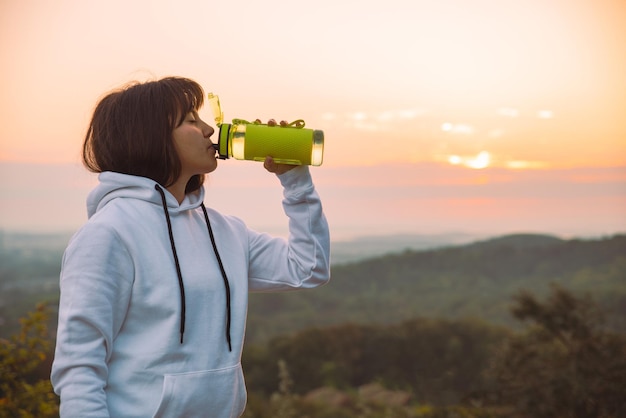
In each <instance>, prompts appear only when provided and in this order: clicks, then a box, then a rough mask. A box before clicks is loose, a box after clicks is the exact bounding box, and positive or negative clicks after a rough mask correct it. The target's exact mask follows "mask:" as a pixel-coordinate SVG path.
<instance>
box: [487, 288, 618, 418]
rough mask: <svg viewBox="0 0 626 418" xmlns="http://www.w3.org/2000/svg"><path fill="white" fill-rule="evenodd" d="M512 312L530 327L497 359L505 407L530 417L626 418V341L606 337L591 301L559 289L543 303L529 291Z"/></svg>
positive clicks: (496, 373) (494, 371) (517, 300)
mask: <svg viewBox="0 0 626 418" xmlns="http://www.w3.org/2000/svg"><path fill="white" fill-rule="evenodd" d="M511 311H512V314H513V315H514V316H515V318H517V319H518V320H520V321H525V322H529V323H530V326H529V327H528V328H527V330H526V331H525V332H523V333H521V334H518V335H515V336H514V337H512V338H510V339H509V340H508V341H507V342H506V344H505V345H504V347H503V348H502V350H501V351H500V352H498V354H497V356H496V358H495V361H494V365H493V368H492V369H491V374H492V375H493V376H494V377H495V379H496V382H497V383H498V385H499V391H498V392H499V393H498V394H499V396H500V401H501V402H502V403H504V404H506V405H508V406H511V407H512V408H513V409H514V410H515V411H517V413H518V414H519V416H524V417H526V416H532V417H534V418H543V417H556V416H558V417H572V418H588V417H589V418H591V417H603V418H616V417H623V416H626V403H625V402H624V399H626V337H625V336H624V335H622V334H616V333H612V332H608V331H606V329H605V328H604V327H603V316H602V314H601V312H599V310H598V308H597V307H596V306H595V304H594V303H593V301H592V300H591V299H590V298H589V297H580V298H578V297H575V296H574V295H573V294H571V293H570V292H568V291H567V290H565V289H563V288H561V287H558V286H553V288H552V291H551V294H550V295H549V296H548V298H547V300H546V301H545V302H541V301H538V300H537V299H536V298H535V296H534V295H532V294H530V293H528V292H524V291H523V292H520V293H519V294H518V295H517V296H516V297H515V298H514V305H513V307H512V309H511Z"/></svg>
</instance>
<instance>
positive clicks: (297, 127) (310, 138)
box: [209, 93, 324, 166]
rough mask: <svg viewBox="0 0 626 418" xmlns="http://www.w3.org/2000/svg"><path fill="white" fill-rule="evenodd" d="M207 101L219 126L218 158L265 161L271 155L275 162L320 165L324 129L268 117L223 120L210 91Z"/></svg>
mask: <svg viewBox="0 0 626 418" xmlns="http://www.w3.org/2000/svg"><path fill="white" fill-rule="evenodd" d="M209 104H210V105H211V108H212V110H213V115H214V117H215V123H216V125H217V126H218V127H219V128H220V132H219V138H218V143H217V144H216V149H217V151H218V153H219V158H221V159H223V160H224V159H227V158H230V157H233V158H235V159H237V160H251V161H265V157H266V156H268V155H271V156H272V158H273V159H274V161H276V162H277V163H279V164H294V165H313V166H319V165H322V159H323V154H324V132H323V131H320V130H316V129H315V130H314V129H307V128H305V127H304V125H305V124H304V121H303V120H302V119H299V120H296V121H294V122H291V123H287V122H285V121H281V122H280V123H276V122H275V121H274V120H273V119H272V120H270V121H268V123H265V124H264V123H262V122H261V121H260V120H258V119H257V120H255V121H254V122H248V121H246V120H243V119H233V121H232V123H223V121H224V114H223V113H222V109H221V106H220V102H219V98H218V97H217V96H216V95H214V94H213V93H209Z"/></svg>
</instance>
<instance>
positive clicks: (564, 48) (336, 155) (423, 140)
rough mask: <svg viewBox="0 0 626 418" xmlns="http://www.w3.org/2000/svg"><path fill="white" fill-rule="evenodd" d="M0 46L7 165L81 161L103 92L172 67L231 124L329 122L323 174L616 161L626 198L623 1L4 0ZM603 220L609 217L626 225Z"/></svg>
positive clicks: (389, 174) (398, 179)
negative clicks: (217, 103) (213, 96)
mask: <svg viewBox="0 0 626 418" xmlns="http://www.w3.org/2000/svg"><path fill="white" fill-rule="evenodd" d="M0 59H1V60H2V77H0V89H1V91H2V92H3V94H2V95H0V115H1V116H0V117H1V118H2V119H1V121H2V123H1V124H0V163H2V162H4V163H7V162H21V163H38V164H44V163H71V164H76V163H78V161H79V150H80V144H81V142H82V136H83V134H84V132H85V128H86V124H87V122H88V120H89V117H90V113H91V111H92V109H93V107H94V105H95V103H96V101H97V99H98V98H99V97H101V96H102V95H103V94H104V93H105V92H107V91H108V90H110V89H113V88H116V87H118V86H120V85H122V84H124V83H126V82H128V81H131V80H135V79H139V80H144V79H147V78H155V77H162V76H166V75H182V76H188V77H191V78H194V79H196V80H197V81H199V82H200V83H201V84H202V85H203V86H204V87H205V89H206V90H207V92H208V91H213V92H215V93H217V94H219V96H220V99H221V102H222V107H223V110H224V113H225V117H226V119H227V120H228V119H232V118H244V119H255V118H257V117H259V118H261V119H269V118H276V119H288V120H293V119H298V118H303V119H305V120H306V122H307V126H308V127H312V128H317V129H322V130H324V132H325V136H326V144H325V156H324V165H323V166H322V167H321V168H319V169H316V170H317V172H319V173H320V175H321V173H330V170H339V171H337V172H340V171H341V170H342V168H343V167H355V166H363V167H366V172H368V173H370V174H371V173H376V175H375V176H371V175H369V176H367V178H368V179H369V180H368V181H379V182H381V183H383V184H398V183H403V182H405V180H403V178H407V177H408V178H413V177H414V176H416V175H419V174H418V172H416V171H415V170H413V171H410V172H403V171H401V170H400V171H398V170H396V169H393V168H390V167H394V166H398V165H404V164H413V165H415V166H418V165H423V164H432V163H439V164H442V166H441V170H439V171H437V172H436V176H437V178H434V177H430V180H431V181H430V182H429V184H431V185H434V184H437V181H439V176H444V177H445V176H447V173H448V172H447V171H445V167H449V168H450V169H460V168H461V167H468V168H467V169H464V171H462V172H463V173H465V174H463V175H461V176H456V177H455V179H456V180H454V181H455V182H456V183H455V184H459V185H463V184H467V183H468V182H470V183H472V182H473V183H474V186H477V185H479V184H480V183H481V182H482V184H488V185H491V184H494V182H495V183H498V181H500V180H499V179H502V178H505V181H508V180H506V179H507V178H509V180H510V181H515V179H516V178H517V177H516V176H518V175H519V174H516V173H520V172H524V171H527V170H531V169H532V170H541V171H540V172H546V170H548V171H550V170H560V169H571V168H573V169H577V168H582V167H592V168H593V167H596V168H598V169H599V170H602V168H603V167H604V168H607V167H621V168H618V169H617V170H609V171H608V172H606V171H602V172H601V174H598V172H594V174H593V175H592V177H594V178H596V177H597V176H601V177H602V176H604V177H607V176H608V177H609V178H610V179H609V180H607V181H609V182H612V183H611V184H616V183H617V184H619V187H616V188H615V192H614V193H613V197H612V199H614V200H610V201H609V200H607V204H608V205H615V202H616V201H615V199H618V202H623V198H624V195H626V190H624V176H625V170H626V168H625V167H626V117H625V116H626V2H624V1H623V0H550V1H545V0H436V1H435V0H406V1H404V0H388V1H386V2H382V3H381V2H379V1H376V2H375V1H369V0H360V1H356V0H333V1H331V0H317V1H315V2H306V3H302V5H300V4H299V3H297V2H293V1H287V0H266V1H263V2H250V1H247V0H246V1H244V0H228V1H211V2H208V1H204V0H197V1H178V0H177V1H174V0H157V1H147V0H140V1H126V0H108V1H106V2H104V1H102V2H86V1H81V0H58V1H54V2H48V1H43V0H24V1H8V0H4V1H2V0H0ZM203 116H204V117H205V119H207V120H209V121H212V118H211V116H210V114H208V109H207V111H206V112H205V113H204V114H203ZM225 164H228V165H229V166H230V165H232V164H231V162H230V161H229V162H226V163H225ZM235 164H237V163H235ZM7 167H9V166H8V165H6V164H5V165H4V166H3V167H2V168H1V169H0V177H3V178H0V183H2V184H0V191H3V192H6V191H7V190H13V189H12V188H11V187H13V186H11V184H9V183H10V181H11V179H10V177H11V173H10V172H9V169H8V168H7ZM368 167H369V170H370V171H367V168H368ZM474 169H479V170H478V171H476V170H474ZM498 169H505V170H504V171H503V172H502V173H504V174H502V173H501V172H499V171H494V170H498ZM324 170H326V171H324ZM454 172H455V173H456V171H454ZM433 173H434V172H433V171H429V175H431V176H432V175H434V174H433ZM472 173H473V174H472ZM476 173H482V174H479V175H476ZM585 175H586V176H588V175H589V173H586V174H585V173H583V174H581V176H585ZM604 177H603V178H604ZM218 178H219V176H218ZM569 178H570V180H568V181H575V182H577V184H578V183H580V180H572V179H574V175H573V174H572V175H571V176H570V177H569ZM374 179H376V180H374ZM511 179H512V180H511ZM605 180H606V179H605ZM593 182H597V181H596V180H593V181H592V184H593ZM583 183H584V182H583ZM511 184H513V183H511ZM581 184H582V183H581ZM597 184H604V183H602V182H597ZM350 187H353V186H350ZM379 187H381V186H379ZM406 187H407V189H406V190H410V188H411V187H417V186H415V185H407V186H406ZM536 187H539V188H540V187H541V184H537V185H536ZM599 187H601V186H599ZM377 190H378V189H377ZM406 190H403V191H402V193H406ZM81 193H84V190H82V189H81ZM493 193H494V194H493V198H494V199H497V198H498V192H497V191H496V190H495V189H494V191H493ZM400 195H401V194H399V195H398V196H400ZM500 198H501V199H503V200H501V202H504V198H503V197H501V196H500ZM3 199H4V200H3V201H2V202H0V204H2V205H4V206H0V210H3V207H4V208H7V207H9V206H11V202H10V199H11V196H7V195H6V194H5V197H4V198H3ZM81 199H84V195H83V194H81ZM446 199H447V197H446ZM467 199H468V200H466V204H467V205H468V206H467V208H468V210H469V208H471V207H474V208H476V207H480V202H481V200H480V199H479V198H477V197H476V199H475V200H472V201H471V202H470V200H469V199H470V197H467ZM620 199H621V200H620ZM472 202H473V203H472ZM482 202H486V201H485V200H483V201H482ZM610 202H612V203H610ZM422 203H424V202H423V201H422ZM518 203H519V202H518ZM405 204H406V205H407V206H406V207H407V208H409V207H413V206H411V205H409V203H406V202H405ZM440 204H441V205H444V206H445V204H444V202H443V200H442V201H441V202H440ZM619 204H620V205H621V204H622V203H619ZM329 205H331V207H332V206H336V207H337V209H336V211H337V213H338V214H339V212H340V211H341V209H340V208H339V200H335V201H331V202H329ZM444 206H442V207H444ZM389 207H390V208H392V209H393V208H394V207H395V208H396V209H395V210H396V211H397V213H400V212H401V211H400V209H398V208H399V206H398V204H395V206H393V205H392V204H391V203H390V206H389ZM505 207H507V206H506V205H504V206H498V208H505ZM620 208H621V206H620ZM623 208H624V209H626V206H624V207H623ZM614 209H615V207H613V208H609V209H607V210H609V211H610V210H614ZM4 210H5V213H8V212H6V209H4ZM81 210H82V208H81ZM492 210H496V209H495V207H492ZM511 210H512V209H511ZM511 213H512V212H511ZM611 213H613V212H611ZM449 216H455V214H454V213H453V212H450V214H449ZM580 216H581V217H582V216H583V215H582V214H581V215H580ZM612 216H613V217H612V219H614V220H615V222H614V223H615V226H614V227H609V226H607V227H606V228H608V229H611V228H613V229H619V228H620V226H622V227H626V222H623V221H624V218H623V217H621V218H620V217H619V215H612ZM5 219H7V217H6V216H5ZM581 219H582V218H581ZM16 222H17V221H16ZM258 224H259V225H260V224H261V222H260V221H259V223H258ZM2 227H6V225H1V224H0V228H2ZM606 228H605V229H606Z"/></svg>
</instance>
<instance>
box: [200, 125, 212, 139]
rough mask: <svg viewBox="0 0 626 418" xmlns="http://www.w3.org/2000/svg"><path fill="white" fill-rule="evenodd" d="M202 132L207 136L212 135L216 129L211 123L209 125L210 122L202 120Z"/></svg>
mask: <svg viewBox="0 0 626 418" xmlns="http://www.w3.org/2000/svg"><path fill="white" fill-rule="evenodd" d="M202 125H203V126H202V133H203V134H204V137H205V138H208V137H210V136H211V135H213V132H215V129H213V127H212V126H211V125H209V124H208V123H206V122H204V121H202Z"/></svg>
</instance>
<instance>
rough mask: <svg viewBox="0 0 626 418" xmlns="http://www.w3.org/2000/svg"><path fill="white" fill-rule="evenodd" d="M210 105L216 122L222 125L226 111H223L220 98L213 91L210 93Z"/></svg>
mask: <svg viewBox="0 0 626 418" xmlns="http://www.w3.org/2000/svg"><path fill="white" fill-rule="evenodd" d="M209 105H210V106H211V110H212V111H213V117H214V118H215V124H216V125H217V126H218V127H220V126H222V123H223V122H224V113H222V107H221V106H220V98H219V97H218V96H216V95H214V94H213V93H209Z"/></svg>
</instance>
